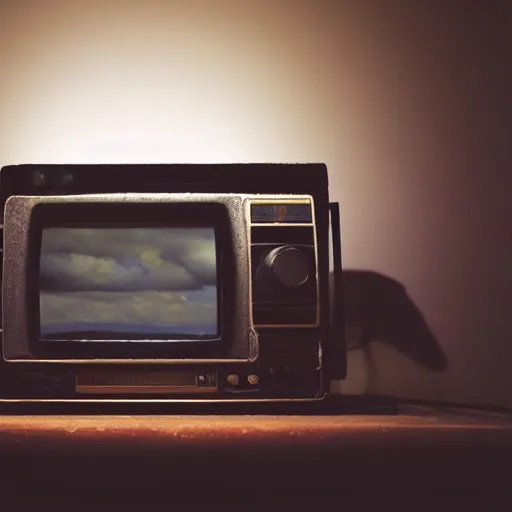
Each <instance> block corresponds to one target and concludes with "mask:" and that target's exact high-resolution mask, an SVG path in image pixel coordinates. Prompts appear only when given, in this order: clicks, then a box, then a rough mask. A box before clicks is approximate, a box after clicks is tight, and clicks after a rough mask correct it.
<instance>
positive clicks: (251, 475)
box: [0, 413, 512, 509]
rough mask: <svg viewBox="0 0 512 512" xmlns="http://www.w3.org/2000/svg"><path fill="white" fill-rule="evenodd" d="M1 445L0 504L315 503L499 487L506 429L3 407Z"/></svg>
mask: <svg viewBox="0 0 512 512" xmlns="http://www.w3.org/2000/svg"><path fill="white" fill-rule="evenodd" d="M0 454H1V467H2V468H3V472H2V483H1V492H2V496H3V498H2V499H3V500H4V503H6V502H7V501H9V500H10V501H11V502H13V503H15V502H20V500H21V501H23V500H25V499H27V498H30V497H33V498H35V497H37V499H38V500H39V499H41V497H53V498H55V497H57V496H58V497H64V496H67V498H66V499H68V500H69V499H72V500H79V501H80V502H84V501H87V500H88V499H92V498H93V497H95V498H100V499H107V496H108V497H109V499H110V501H111V502H112V500H114V501H116V500H117V501H120V502H124V501H127V500H128V501H129V502H130V503H136V502H137V500H142V502H141V503H146V504H147V503H149V502H154V503H157V502H158V503H161V500H166V502H168V503H170V504H171V503H176V502H179V503H188V502H189V501H190V500H197V499H198V498H199V499H200V500H201V501H202V502H205V503H211V502H212V501H213V502H215V503H217V504H219V503H222V502H229V501H230V500H234V499H236V500H237V502H240V500H242V502H244V503H245V502H246V501H247V500H249V501H251V502H254V501H255V500H259V499H261V498H264V499H265V500H267V501H268V500H269V499H271V500H274V502H275V503H276V504H277V503H278V502H279V503H285V502H290V500H292V501H293V502H295V501H298V502H300V503H304V500H315V503H318V500H319V499H321V498H325V499H329V500H332V499H335V500H346V499H349V497H350V496H351V497H352V498H351V499H355V500H356V501H358V500H359V499H363V498H364V499H370V498H371V499H379V500H381V499H384V497H386V496H387V497H388V498H389V497H392V496H394V495H395V494H396V493H398V494H399V495H401V496H405V495H413V494H415V493H417V492H425V490H426V489H427V490H428V491H429V492H430V493H431V494H432V493H436V492H441V491H443V492H446V490H447V489H448V490H450V492H452V493H453V492H455V493H456V494H459V495H460V494H461V493H462V494H467V493H468V492H470V493H471V492H475V493H477V494H479V495H480V493H481V490H487V491H488V492H489V493H492V495H493V496H498V495H499V496H503V493H504V492H507V489H508V487H509V486H510V475H511V474H512V471H511V470H512V427H511V424H510V423H504V422H503V420H502V418H501V417H489V416H485V417H474V416H473V417H471V418H468V417H465V416H461V415H458V416H440V415H437V414H432V413H425V414H417V413H416V414H410V415H400V416H377V417H376V416H323V417H297V416H279V417H277V416H145V417H138V416H95V417H94V416H93V417H85V416H73V417H65V416H4V417H0ZM276 506H277V505H276ZM511 509H512V508H511Z"/></svg>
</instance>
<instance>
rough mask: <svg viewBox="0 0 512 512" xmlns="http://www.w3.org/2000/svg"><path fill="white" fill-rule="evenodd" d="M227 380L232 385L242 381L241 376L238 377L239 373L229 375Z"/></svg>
mask: <svg viewBox="0 0 512 512" xmlns="http://www.w3.org/2000/svg"><path fill="white" fill-rule="evenodd" d="M226 380H227V381H228V384H230V385H231V386H238V384H239V383H240V378H239V377H238V375H228V377H227V379H226Z"/></svg>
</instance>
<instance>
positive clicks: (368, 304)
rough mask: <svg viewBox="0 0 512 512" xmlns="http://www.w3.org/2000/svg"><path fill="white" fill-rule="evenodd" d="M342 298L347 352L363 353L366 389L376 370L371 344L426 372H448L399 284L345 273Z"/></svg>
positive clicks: (373, 274)
mask: <svg viewBox="0 0 512 512" xmlns="http://www.w3.org/2000/svg"><path fill="white" fill-rule="evenodd" d="M331 278H332V276H331ZM343 299H344V307H345V326H346V341H347V349H348V350H349V351H350V350H357V349H361V350H362V351H363V352H364V357H365V360H366V364H367V366H368V368H367V370H368V375H369V382H368V388H369V389H372V387H373V383H374V380H375V379H376V376H377V371H378V362H376V361H375V360H374V359H373V355H372V350H371V347H370V344H371V343H372V342H373V341H379V342H383V343H386V344H388V345H390V346H392V347H393V348H395V349H396V350H398V351H399V352H401V353H402V354H404V355H405V356H407V357H408V358H409V359H410V360H411V361H413V362H414V363H416V364H417V365H420V366H422V367H424V368H426V369H429V370H432V371H437V372H442V371H444V370H446V369H447V367H448V362H447V359H446V356H445V354H444V352H443V351H442V349H441V347H440V346H439V343H438V341H437V339H436V337H435V336H434V334H433V333H432V331H431V330H430V328H429V326H428V325H427V323H426V321H425V319H424V318H423V315H422V314H421V312H420V310H419V309H418V308H417V307H416V306H415V304H414V303H413V301H412V300H411V298H410V297H409V295H408V294H407V291H406V289H405V287H404V286H402V285H401V284H400V283H398V282H397V281H395V280H393V279H391V278H389V277H386V276H384V275H382V274H378V273H376V272H369V271H364V270H344V271H343Z"/></svg>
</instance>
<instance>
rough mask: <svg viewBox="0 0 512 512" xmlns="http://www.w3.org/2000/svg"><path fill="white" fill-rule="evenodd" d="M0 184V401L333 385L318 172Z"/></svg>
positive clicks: (326, 219)
mask: <svg viewBox="0 0 512 512" xmlns="http://www.w3.org/2000/svg"><path fill="white" fill-rule="evenodd" d="M0 179H1V182H0V196H1V201H2V204H1V211H2V229H3V246H2V252H3V254H2V273H1V275H2V343H1V356H2V357H1V358H0V403H3V404H8V403H39V404H42V403H74V404H83V403H105V402H109V403H114V402H123V403H141V402H143V403H146V402H147V403H150V402H151V403H155V402H158V403H171V402H173V403H178V402H181V403H183V402H187V403H195V402H197V403H219V402H229V403H235V402H237V403H240V402H244V403H247V402H253V403H254V402H265V403H269V402H277V403H283V402H287V403H289V402H291V401H294V402H314V401H320V400H322V399H323V398H325V397H326V396H327V395H328V392H329V383H330V382H331V381H332V380H337V379H342V378H344V376H345V373H346V355H345V345H344V337H343V332H344V329H343V310H342V302H341V286H342V283H341V249H340V229H339V208H338V204H337V203H330V202H329V194H328V175H327V168H326V166H325V165H323V164H214V165H195V164H194V165H192V164H189V165H181V164H180V165H177V164H173V165H156V164H148V165H13V166H6V167H4V168H3V169H2V170H1V174H0ZM330 228H331V229H330ZM330 273H332V274H333V275H334V280H333V282H334V288H333V290H331V291H330V286H329V283H330Z"/></svg>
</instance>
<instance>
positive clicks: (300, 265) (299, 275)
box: [265, 246, 309, 288]
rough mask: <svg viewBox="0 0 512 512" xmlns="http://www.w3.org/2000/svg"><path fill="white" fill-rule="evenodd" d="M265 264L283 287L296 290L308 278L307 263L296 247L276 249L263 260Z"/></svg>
mask: <svg viewBox="0 0 512 512" xmlns="http://www.w3.org/2000/svg"><path fill="white" fill-rule="evenodd" d="M265 264H266V266H267V268H268V269H269V270H270V271H271V273H272V274H273V275H274V277H275V278H276V279H277V280H278V281H279V282H280V283H281V284H283V285H284V286H287V287H289V288H298V287H299V286H301V285H303V284H304V283H305V282H306V281H307V280H308V278H309V262H308V260H307V258H306V256H305V254H304V253H303V252H302V251H301V250H300V249H297V248H296V247H290V246H287V247H277V248H276V249H273V250H272V251H270V252H269V253H268V255H267V257H266V258H265Z"/></svg>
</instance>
